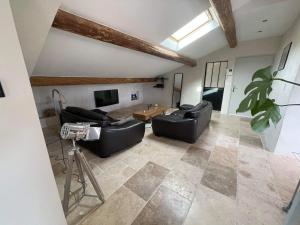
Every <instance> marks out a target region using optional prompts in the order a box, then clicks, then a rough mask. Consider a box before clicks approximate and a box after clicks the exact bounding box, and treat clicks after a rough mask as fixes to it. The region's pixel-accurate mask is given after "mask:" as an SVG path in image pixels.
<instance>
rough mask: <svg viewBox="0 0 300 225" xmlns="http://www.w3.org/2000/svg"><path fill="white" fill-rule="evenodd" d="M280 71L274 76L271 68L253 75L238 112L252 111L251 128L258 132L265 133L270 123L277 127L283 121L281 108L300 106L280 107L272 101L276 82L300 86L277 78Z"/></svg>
mask: <svg viewBox="0 0 300 225" xmlns="http://www.w3.org/2000/svg"><path fill="white" fill-rule="evenodd" d="M277 74H278V71H275V72H274V73H273V74H272V72H271V67H267V68H263V69H260V70H258V71H256V72H255V73H254V74H253V77H252V81H251V83H250V84H248V86H247V87H246V89H245V92H244V93H245V95H246V97H245V98H244V100H242V102H241V103H240V105H239V108H238V109H237V110H236V112H241V113H242V112H247V111H250V112H251V115H252V116H253V118H252V120H251V127H252V129H253V130H254V131H256V132H263V131H264V130H265V129H266V128H268V127H270V121H271V122H272V123H273V124H274V125H276V124H278V122H279V121H280V120H281V114H280V107H287V106H300V104H287V105H279V104H277V103H276V101H275V99H270V93H271V92H272V84H273V82H274V81H281V82H286V83H289V84H292V85H296V86H300V84H299V83H295V82H291V81H287V80H285V79H282V78H278V77H277Z"/></svg>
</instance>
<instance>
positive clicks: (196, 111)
mask: <svg viewBox="0 0 300 225" xmlns="http://www.w3.org/2000/svg"><path fill="white" fill-rule="evenodd" d="M207 105H208V102H207V101H202V102H201V103H199V104H197V105H196V106H195V107H194V108H192V109H190V110H188V111H186V112H185V113H184V116H183V117H184V118H197V117H199V116H200V114H201V109H203V108H205V107H206V106H207Z"/></svg>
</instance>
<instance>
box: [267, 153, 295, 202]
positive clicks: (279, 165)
mask: <svg viewBox="0 0 300 225" xmlns="http://www.w3.org/2000/svg"><path fill="white" fill-rule="evenodd" d="M271 168H272V171H273V173H274V177H275V183H276V185H277V190H278V192H279V194H280V197H281V199H282V201H283V202H285V204H288V202H289V201H290V199H291V198H292V195H293V192H294V190H295V189H296V186H297V183H298V181H299V179H300V161H299V160H298V159H297V158H295V157H293V156H286V155H272V156H271Z"/></svg>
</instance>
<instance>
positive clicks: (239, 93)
mask: <svg viewBox="0 0 300 225" xmlns="http://www.w3.org/2000/svg"><path fill="white" fill-rule="evenodd" d="M273 60H274V56H273V55H271V56H270V55H267V56H253V57H242V58H238V59H237V60H236V64H235V68H234V72H233V84H232V92H231V98H230V107H229V113H230V114H236V110H237V108H238V107H239V105H240V102H241V101H242V100H243V99H244V98H245V94H244V90H245V88H246V87H247V85H248V84H249V83H250V82H251V78H252V76H253V74H254V73H255V72H256V71H257V70H258V69H261V68H265V67H267V66H270V65H272V64H273ZM239 115H241V116H247V117H251V114H250V112H246V113H239Z"/></svg>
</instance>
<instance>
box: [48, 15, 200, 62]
mask: <svg viewBox="0 0 300 225" xmlns="http://www.w3.org/2000/svg"><path fill="white" fill-rule="evenodd" d="M52 26H53V27H55V28H58V29H61V30H64V31H69V32H72V33H75V34H78V35H83V36H85V37H89V38H93V39H96V40H99V41H103V42H107V43H110V44H114V45H118V46H121V47H125V48H129V49H132V50H136V51H139V52H143V53H147V54H150V55H154V56H158V57H161V58H164V59H168V60H172V61H176V62H179V63H182V64H185V65H188V66H196V64H197V62H196V60H194V59H191V58H189V57H186V56H183V55H180V54H178V53H177V52H174V51H171V50H169V49H167V48H163V47H161V46H157V45H153V44H151V43H149V42H146V41H143V40H141V39H138V38H136V37H133V36H130V35H128V34H124V33H122V32H120V31H117V30H114V29H112V28H110V27H107V26H104V25H102V24H98V23H95V22H93V21H91V20H87V19H84V18H82V17H79V16H77V15H74V14H71V13H68V12H65V11H63V10H61V9H59V10H58V12H57V14H56V16H55V18H54V21H53V24H52Z"/></svg>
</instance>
